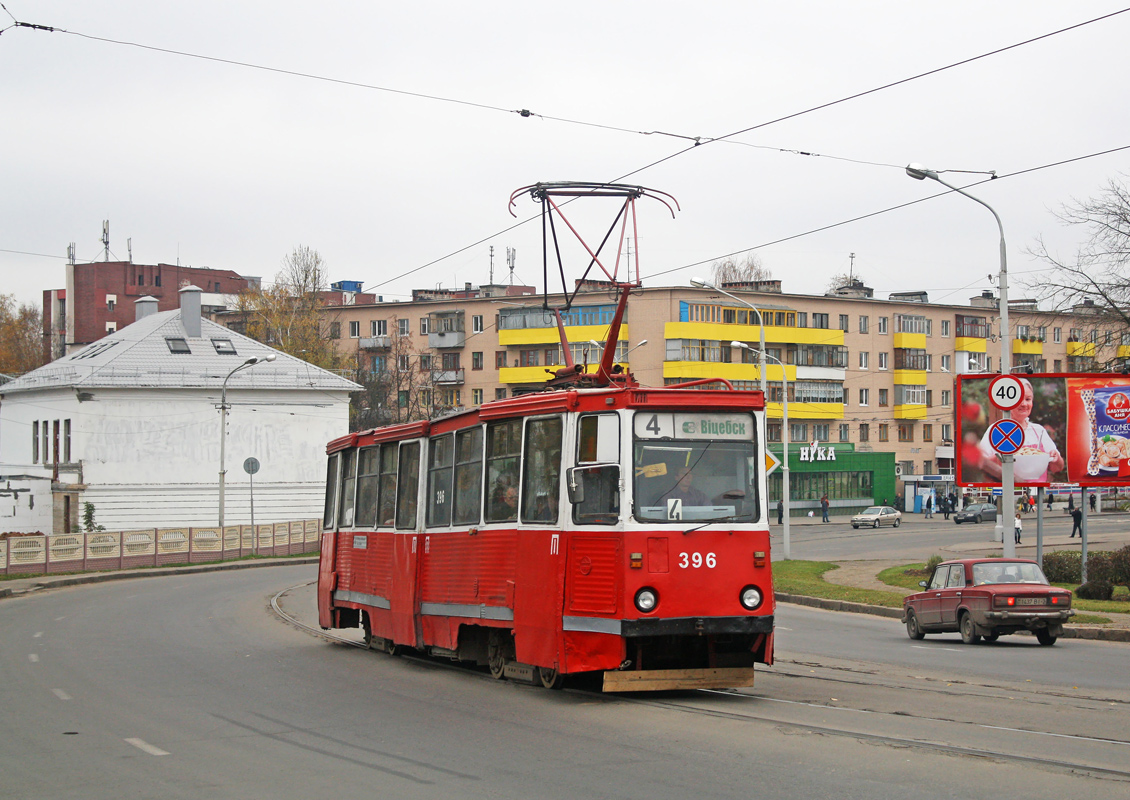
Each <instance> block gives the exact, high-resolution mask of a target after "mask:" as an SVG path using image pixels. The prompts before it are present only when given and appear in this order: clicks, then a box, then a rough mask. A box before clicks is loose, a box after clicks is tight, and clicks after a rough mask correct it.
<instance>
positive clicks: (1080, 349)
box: [1067, 342, 1095, 358]
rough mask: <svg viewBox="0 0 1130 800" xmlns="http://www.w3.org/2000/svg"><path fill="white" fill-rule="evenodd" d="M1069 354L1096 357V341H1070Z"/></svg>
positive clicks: (1080, 356) (1079, 356) (1074, 356)
mask: <svg viewBox="0 0 1130 800" xmlns="http://www.w3.org/2000/svg"><path fill="white" fill-rule="evenodd" d="M1067 355H1068V356H1071V357H1072V358H1094V357H1095V343H1094V342H1068V343H1067Z"/></svg>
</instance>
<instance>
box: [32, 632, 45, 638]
mask: <svg viewBox="0 0 1130 800" xmlns="http://www.w3.org/2000/svg"><path fill="white" fill-rule="evenodd" d="M42 635H43V631H36V634H35V636H32V637H31V638H32V639H38V638H39V637H40V636H42Z"/></svg>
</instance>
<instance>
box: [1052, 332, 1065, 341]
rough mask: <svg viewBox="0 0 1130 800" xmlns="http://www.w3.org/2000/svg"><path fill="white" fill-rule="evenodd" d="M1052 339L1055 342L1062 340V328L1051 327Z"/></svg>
mask: <svg viewBox="0 0 1130 800" xmlns="http://www.w3.org/2000/svg"><path fill="white" fill-rule="evenodd" d="M1052 341H1053V342H1055V343H1056V344H1059V343H1060V342H1062V341H1063V328H1052Z"/></svg>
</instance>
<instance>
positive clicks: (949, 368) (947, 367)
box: [942, 355, 953, 372]
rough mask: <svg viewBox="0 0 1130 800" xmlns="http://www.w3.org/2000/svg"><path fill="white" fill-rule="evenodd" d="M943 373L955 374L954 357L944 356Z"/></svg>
mask: <svg viewBox="0 0 1130 800" xmlns="http://www.w3.org/2000/svg"><path fill="white" fill-rule="evenodd" d="M942 372H953V356H948V355H943V356H942Z"/></svg>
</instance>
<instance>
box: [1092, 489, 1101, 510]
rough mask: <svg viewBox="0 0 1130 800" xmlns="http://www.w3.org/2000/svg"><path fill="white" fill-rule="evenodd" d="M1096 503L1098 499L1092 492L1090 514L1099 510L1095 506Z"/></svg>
mask: <svg viewBox="0 0 1130 800" xmlns="http://www.w3.org/2000/svg"><path fill="white" fill-rule="evenodd" d="M1097 502H1098V498H1097V497H1096V496H1095V493H1094V492H1091V513H1092V514H1094V513H1096V512H1097V511H1098V510H1099V508H1098V505H1096V503H1097Z"/></svg>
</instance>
